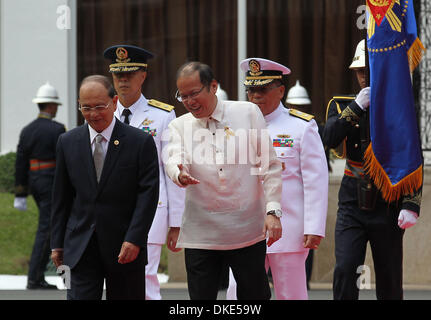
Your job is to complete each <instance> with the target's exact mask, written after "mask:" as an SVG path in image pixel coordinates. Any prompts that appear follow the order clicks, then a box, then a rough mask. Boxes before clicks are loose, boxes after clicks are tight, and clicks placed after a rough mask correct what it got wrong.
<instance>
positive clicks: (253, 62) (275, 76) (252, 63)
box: [240, 58, 290, 87]
mask: <svg viewBox="0 0 431 320" xmlns="http://www.w3.org/2000/svg"><path fill="white" fill-rule="evenodd" d="M240 67H241V70H242V71H244V72H246V76H245V81H244V85H245V86H246V87H259V86H265V85H267V84H269V83H271V82H273V81H274V80H280V81H282V79H283V76H284V75H288V74H289V73H290V69H289V68H287V67H285V66H283V65H282V64H279V63H277V62H274V61H271V60H267V59H262V58H248V59H245V60H243V61H241V63H240Z"/></svg>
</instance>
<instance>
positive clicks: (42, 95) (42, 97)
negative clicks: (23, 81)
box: [32, 81, 62, 105]
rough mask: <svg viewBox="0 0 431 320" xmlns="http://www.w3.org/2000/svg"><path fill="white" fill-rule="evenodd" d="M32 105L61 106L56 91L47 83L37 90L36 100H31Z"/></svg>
mask: <svg viewBox="0 0 431 320" xmlns="http://www.w3.org/2000/svg"><path fill="white" fill-rule="evenodd" d="M32 102H33V103H36V104H38V103H55V104H57V105H62V103H61V102H60V99H59V98H58V93H57V90H56V89H55V88H54V87H53V86H52V85H50V84H49V82H48V81H47V82H46V83H45V84H44V85H42V86H41V87H40V88H39V90H37V93H36V98H34V99H33V100H32Z"/></svg>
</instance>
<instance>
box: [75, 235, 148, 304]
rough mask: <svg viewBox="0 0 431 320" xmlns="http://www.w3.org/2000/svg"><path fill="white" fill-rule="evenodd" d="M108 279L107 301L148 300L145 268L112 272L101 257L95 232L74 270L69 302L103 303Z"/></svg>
mask: <svg viewBox="0 0 431 320" xmlns="http://www.w3.org/2000/svg"><path fill="white" fill-rule="evenodd" d="M104 280H106V299H107V300H145V267H144V266H143V267H142V268H140V269H136V270H132V271H129V270H128V271H127V272H110V271H109V270H107V268H106V266H105V265H104V263H103V260H102V258H101V256H100V250H99V244H98V241H97V235H96V233H93V236H92V237H91V239H90V241H89V243H88V245H87V248H86V249H85V251H84V253H83V254H82V257H81V258H80V260H79V262H78V264H77V265H76V266H75V267H74V268H73V269H72V270H71V281H70V289H68V290H67V299H68V300H101V299H102V295H103V283H104Z"/></svg>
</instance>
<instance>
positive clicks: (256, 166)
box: [164, 101, 282, 250]
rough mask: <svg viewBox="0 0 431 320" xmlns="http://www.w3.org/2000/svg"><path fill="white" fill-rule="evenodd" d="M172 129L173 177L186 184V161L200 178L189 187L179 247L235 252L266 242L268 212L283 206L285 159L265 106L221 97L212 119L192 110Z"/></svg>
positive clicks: (170, 163) (170, 171)
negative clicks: (183, 178) (182, 173)
mask: <svg viewBox="0 0 431 320" xmlns="http://www.w3.org/2000/svg"><path fill="white" fill-rule="evenodd" d="M169 129H170V132H171V140H170V143H169V145H168V148H167V150H166V151H167V152H166V153H165V155H164V160H166V165H165V168H166V171H167V173H168V175H169V177H170V178H171V179H172V180H173V181H174V182H175V183H177V184H178V185H181V184H180V183H179V181H178V175H179V169H178V166H177V165H178V164H180V163H181V164H183V165H184V168H185V170H187V171H188V172H189V174H190V175H191V176H193V177H194V178H196V179H198V180H199V181H200V184H197V185H190V186H188V187H187V188H186V201H185V209H184V214H183V219H182V224H181V231H180V235H179V239H178V242H177V247H184V248H200V249H212V250H232V249H237V248H243V247H246V246H250V245H253V244H255V243H257V242H259V241H261V240H264V239H265V235H264V234H263V232H262V231H263V226H264V219H265V216H266V212H267V211H269V210H275V209H280V201H281V185H282V182H281V163H280V162H279V161H278V160H277V156H276V154H275V151H274V149H273V147H272V143H271V141H270V138H269V135H268V131H267V129H266V124H265V120H264V118H263V115H262V113H261V111H260V110H259V108H258V107H257V106H256V105H255V104H252V103H250V102H236V101H218V102H217V106H216V108H215V110H214V112H213V114H212V115H211V117H209V118H203V119H197V118H195V117H194V116H193V115H192V114H190V113H187V114H185V115H183V116H181V117H179V118H177V119H175V120H173V121H172V122H171V123H170V125H169ZM265 134H266V135H265ZM166 154H167V155H168V156H166ZM259 159H260V160H261V162H258V160H259ZM263 168H266V170H265V169H263ZM259 172H260V174H258V173H259ZM262 181H263V183H262Z"/></svg>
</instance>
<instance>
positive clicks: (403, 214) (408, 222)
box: [398, 209, 418, 229]
mask: <svg viewBox="0 0 431 320" xmlns="http://www.w3.org/2000/svg"><path fill="white" fill-rule="evenodd" d="M417 220H418V214H417V213H416V212H413V211H411V210H407V209H403V210H401V211H400V214H399V216H398V226H399V227H400V228H401V229H407V228H410V227H413V226H414V225H415V224H416V222H417Z"/></svg>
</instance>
